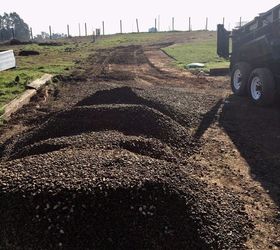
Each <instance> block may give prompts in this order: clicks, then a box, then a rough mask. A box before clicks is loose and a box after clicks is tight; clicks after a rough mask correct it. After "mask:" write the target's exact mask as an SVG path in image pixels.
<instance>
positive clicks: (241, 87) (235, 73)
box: [231, 62, 251, 96]
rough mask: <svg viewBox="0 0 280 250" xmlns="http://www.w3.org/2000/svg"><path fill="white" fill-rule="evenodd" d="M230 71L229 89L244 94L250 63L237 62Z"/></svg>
mask: <svg viewBox="0 0 280 250" xmlns="http://www.w3.org/2000/svg"><path fill="white" fill-rule="evenodd" d="M231 72H232V73H231V89H232V91H233V93H234V94H236V95H239V96H243V95H246V94H247V86H248V85H247V84H248V80H249V77H250V73H251V66H250V64H248V63H245V62H240V63H237V64H235V65H234V67H233V69H232V71H231Z"/></svg>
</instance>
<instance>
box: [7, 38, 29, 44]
mask: <svg viewBox="0 0 280 250" xmlns="http://www.w3.org/2000/svg"><path fill="white" fill-rule="evenodd" d="M32 43H33V42H32V41H20V40H17V39H11V40H10V41H9V42H8V44H9V45H25V44H32Z"/></svg>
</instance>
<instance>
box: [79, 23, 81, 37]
mask: <svg viewBox="0 0 280 250" xmlns="http://www.w3.org/2000/svg"><path fill="white" fill-rule="evenodd" d="M79 37H81V24H80V23H79Z"/></svg>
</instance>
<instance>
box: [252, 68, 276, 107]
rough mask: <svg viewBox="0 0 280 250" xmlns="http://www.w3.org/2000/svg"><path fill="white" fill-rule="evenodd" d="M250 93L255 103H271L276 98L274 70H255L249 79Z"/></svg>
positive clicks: (262, 104) (264, 104) (265, 104)
mask: <svg viewBox="0 0 280 250" xmlns="http://www.w3.org/2000/svg"><path fill="white" fill-rule="evenodd" d="M249 91H250V92H249V93H250V97H251V99H252V100H253V102H254V103H256V104H257V105H260V106H268V105H271V104H272V103H273V102H274V101H275V98H276V85H275V80H274V77H273V74H272V72H271V71H270V70H269V69H267V68H258V69H255V70H253V72H252V73H251V76H250V79H249Z"/></svg>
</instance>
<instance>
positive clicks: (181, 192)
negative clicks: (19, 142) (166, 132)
mask: <svg viewBox="0 0 280 250" xmlns="http://www.w3.org/2000/svg"><path fill="white" fill-rule="evenodd" d="M191 167H195V166H190V168H191ZM0 190H1V191H0V199H1V201H2V202H1V204H0V221H1V224H2V226H1V231H0V239H1V240H0V242H1V247H3V248H4V249H16V248H21V247H22V246H24V247H25V248H26V249H35V248H36V249H56V248H59V247H62V248H64V249H104V248H106V249H108V248H109V249H130V248H132V247H133V248H135V249H147V248H148V249H162V248H165V249H174V248H175V249H224V248H232V247H234V248H238V249H241V248H242V242H243V241H244V240H245V238H246V234H247V233H248V230H249V229H250V227H251V224H250V222H249V220H248V217H247V215H246V213H245V212H244V205H243V204H242V203H241V202H240V201H239V200H238V199H236V198H235V197H234V194H232V193H231V192H230V191H229V190H221V189H219V188H217V187H215V186H209V185H206V184H204V183H203V182H202V181H201V180H197V179H195V178H194V177H191V176H187V175H186V174H185V173H184V172H183V171H182V170H181V168H180V166H179V165H178V164H173V163H168V162H166V161H162V160H156V159H153V158H150V157H147V156H141V155H136V154H133V153H130V152H128V151H124V150H109V149H105V150H104V149H103V150H102V149H99V150H96V149H91V148H88V149H87V150H85V149H80V150H78V149H75V150H73V149H71V148H68V150H65V149H64V150H60V151H56V152H50V153H48V154H44V155H37V156H30V157H25V158H23V159H20V160H14V161H9V162H6V163H4V164H2V165H1V174H0ZM19 204H20V205H19ZM35 246H36V247H35Z"/></svg>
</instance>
